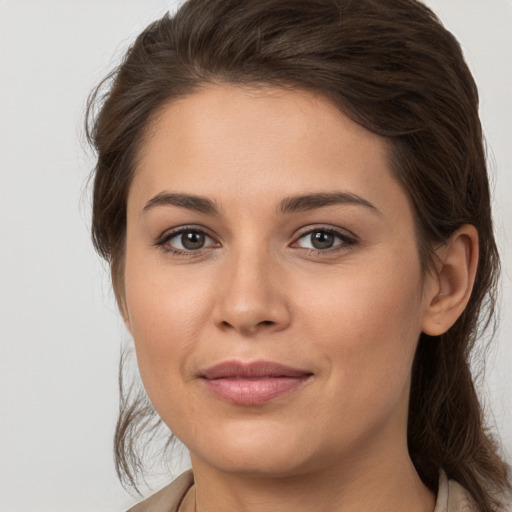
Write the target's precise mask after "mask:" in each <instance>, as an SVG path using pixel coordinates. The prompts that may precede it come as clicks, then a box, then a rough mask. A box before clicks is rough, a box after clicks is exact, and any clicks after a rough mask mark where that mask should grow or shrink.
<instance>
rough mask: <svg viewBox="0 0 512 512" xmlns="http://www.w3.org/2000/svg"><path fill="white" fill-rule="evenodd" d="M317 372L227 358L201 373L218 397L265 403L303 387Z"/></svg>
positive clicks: (236, 401) (232, 402)
mask: <svg viewBox="0 0 512 512" xmlns="http://www.w3.org/2000/svg"><path fill="white" fill-rule="evenodd" d="M312 376H313V373H311V372H308V371H305V370H301V369H297V368H292V367H289V366H285V365H281V364H278V363H274V362H271V361H256V362H253V363H248V364H246V363H241V362H238V361H226V362H224V363H220V364H218V365H215V366H212V367H211V368H207V369H206V370H204V371H202V372H201V373H200V374H199V378H200V379H201V380H202V381H203V382H204V384H205V386H206V388H207V389H208V390H209V391H210V392H211V393H213V394H214V395H215V396H216V397H217V398H220V399H221V400H223V401H226V402H228V403H231V404H236V405H261V404H264V403H266V402H269V401H271V400H274V399H276V398H278V397H280V396H283V395H286V394H288V393H291V392H293V391H295V390H297V389H298V388H300V387H301V386H302V385H303V384H304V383H305V382H306V381H308V380H309V379H310V378H311V377H312Z"/></svg>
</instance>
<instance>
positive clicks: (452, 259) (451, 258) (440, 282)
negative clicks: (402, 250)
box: [422, 224, 478, 336]
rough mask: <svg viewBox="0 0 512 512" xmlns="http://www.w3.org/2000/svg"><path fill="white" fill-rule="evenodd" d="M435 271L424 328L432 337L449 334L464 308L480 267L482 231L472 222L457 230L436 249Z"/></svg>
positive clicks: (427, 302)
mask: <svg viewBox="0 0 512 512" xmlns="http://www.w3.org/2000/svg"><path fill="white" fill-rule="evenodd" d="M436 254H437V258H438V260H437V264H436V271H435V274H434V275H432V276H431V277H430V279H431V286H429V287H428V290H429V291H428V294H427V296H426V297H425V304H426V306H425V307H426V309H425V313H424V316H423V325H422V330H423V332H424V333H425V334H428V335H430V336H439V335H440V334H443V333H445V332H446V331H447V330H448V329H449V328H450V327H451V326H452V325H453V324H454V323H455V322H456V320H457V318H459V316H460V315H461V314H462V312H463V311H464V309H465V307H466V305H467V303H468V301H469V298H470V296H471V291H472V290H473V284H474V282H475V276H476V270H477V266H478V232H477V230H476V228H475V227H474V226H472V225H470V224H464V225H463V226H461V227H460V228H459V229H457V231H455V232H454V233H453V234H452V235H451V236H450V238H449V239H448V240H447V241H446V243H445V244H443V246H442V247H440V248H439V249H437V250H436Z"/></svg>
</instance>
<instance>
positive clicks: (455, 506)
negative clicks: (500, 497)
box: [434, 471, 512, 512]
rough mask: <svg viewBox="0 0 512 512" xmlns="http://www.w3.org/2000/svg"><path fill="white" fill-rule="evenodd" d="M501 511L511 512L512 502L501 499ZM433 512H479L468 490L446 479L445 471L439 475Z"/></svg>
mask: <svg viewBox="0 0 512 512" xmlns="http://www.w3.org/2000/svg"><path fill="white" fill-rule="evenodd" d="M502 510H503V512H512V502H510V501H509V499H508V498H507V499H504V501H503V509H502ZM434 512H480V510H479V508H478V507H477V505H476V504H475V502H474V501H473V498H472V497H471V494H470V492H469V491H468V490H467V489H465V488H464V487H462V485H460V484H459V483H458V482H456V481H455V480H448V478H447V476H446V473H444V471H441V474H440V476H439V491H438V495H437V504H436V508H435V510H434Z"/></svg>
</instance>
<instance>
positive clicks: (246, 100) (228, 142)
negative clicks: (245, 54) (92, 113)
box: [129, 85, 403, 206]
mask: <svg viewBox="0 0 512 512" xmlns="http://www.w3.org/2000/svg"><path fill="white" fill-rule="evenodd" d="M388 153H389V147H388V144H387V142H386V140H385V139H384V138H382V137H380V136H378V135H376V134H374V133H372V132H370V131H368V130H366V129H365V128H363V127H361V126H359V125H358V124H356V123H355V122H353V121H351V120H350V119H349V118H348V117H347V116H346V115H344V114H343V113H342V112H340V110H339V109H337V108H336V107H335V106H334V105H333V104H332V103H331V102H330V101H329V100H328V99H326V98H324V97H323V96H321V95H317V94H313V93H311V92H307V91H302V90H288V89H281V88H269V87H266V88H260V89H255V88H248V87H240V86H233V85H215V86H207V87H204V88H202V89H200V90H199V91H198V92H195V93H193V94H191V95H189V96H186V97H184V98H181V99H179V100H176V101H173V102H171V103H169V104H167V105H166V106H165V107H163V108H162V109H161V110H160V112H159V113H158V115H157V116H156V117H155V118H154V119H153V121H152V122H151V124H150V126H149V127H148V129H147V131H146V135H145V138H144V141H143V143H142V146H141V149H140V153H139V158H138V165H137V169H136V174H135V177H134V181H133V183H132V187H131V190H130V198H129V202H130V201H132V202H133V200H135V199H137V200H138V202H140V201H143V200H144V198H146V200H147V199H149V197H152V196H153V195H155V194H158V193H160V192H161V191H162V190H171V191H177V192H193V193H195V194H197V195H206V196H213V197H215V198H216V197H218V198H219V200H220V201H221V202H223V201H226V202H229V201H230V200H231V199H233V200H234V199H236V198H238V199H240V198H245V199H247V198H249V197H259V199H260V200H261V199H264V200H265V202H266V203H267V202H268V203H270V202H272V201H274V200H275V201H278V200H279V197H278V196H282V195H283V194H286V195H293V194H299V193H304V192H305V191H307V192H315V191H321V192H325V191H327V190H329V189H332V188H335V189H343V190H347V191H349V192H351V193H354V194H358V195H365V196H370V197H369V198H368V199H369V200H370V201H372V202H374V201H375V200H376V199H378V196H382V195H383V194H384V192H385V191H387V192H388V196H389V199H390V200H391V201H393V200H394V199H393V198H392V197H391V196H392V195H396V194H397V193H398V194H402V195H403V192H402V191H401V188H400V187H399V185H398V184H397V182H396V181H395V180H394V178H393V175H392V172H391V169H390V164H389V157H388ZM388 189H389V190H388ZM274 196H275V197H274ZM371 196H373V200H372V198H371ZM260 206H261V203H260Z"/></svg>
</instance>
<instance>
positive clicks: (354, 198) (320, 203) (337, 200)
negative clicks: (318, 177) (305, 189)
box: [279, 192, 381, 215]
mask: <svg viewBox="0 0 512 512" xmlns="http://www.w3.org/2000/svg"><path fill="white" fill-rule="evenodd" d="M335 204H356V205H359V206H364V207H365V208H368V209H370V210H372V211H373V212H374V213H377V214H379V215H380V213H381V212H380V211H379V209H378V208H377V207H376V206H374V205H373V204H372V203H370V202H369V201H367V200H366V199H363V198H362V197H360V196H358V195H356V194H350V193H347V192H320V193H315V194H305V195H300V196H292V197H288V198H286V199H284V200H283V201H281V203H280V207H279V209H280V211H281V213H293V212H304V211H308V210H314V209H316V208H322V207H324V206H331V205H335Z"/></svg>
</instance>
